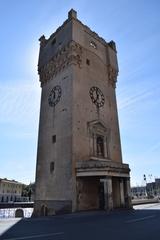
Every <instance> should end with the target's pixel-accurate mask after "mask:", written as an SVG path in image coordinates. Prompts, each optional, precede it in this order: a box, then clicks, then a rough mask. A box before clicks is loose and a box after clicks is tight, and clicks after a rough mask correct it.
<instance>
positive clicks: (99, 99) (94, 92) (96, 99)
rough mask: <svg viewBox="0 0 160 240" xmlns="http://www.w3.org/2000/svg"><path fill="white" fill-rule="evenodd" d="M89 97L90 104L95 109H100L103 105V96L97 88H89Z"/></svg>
mask: <svg viewBox="0 0 160 240" xmlns="http://www.w3.org/2000/svg"><path fill="white" fill-rule="evenodd" d="M89 94H90V97H91V99H92V102H93V103H94V104H95V105H96V106H97V107H102V106H103V105H104V95H103V93H102V91H101V90H100V89H99V88H98V87H91V88H90V90H89Z"/></svg>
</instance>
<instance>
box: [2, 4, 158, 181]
mask: <svg viewBox="0 0 160 240" xmlns="http://www.w3.org/2000/svg"><path fill="white" fill-rule="evenodd" d="M71 8H74V9H75V10H76V11H77V12H78V18H79V19H80V20H81V21H82V22H83V23H84V24H86V25H88V26H89V27H90V28H91V29H92V30H93V31H95V32H97V33H98V34H99V35H100V36H102V37H103V38H104V39H106V41H110V40H112V39H113V40H114V41H115V42H116V44H117V50H118V62H119V70H120V71H119V76H118V83H117V89H116V91H117V101H118V111H119V123H120V132H121V143H122V152H123V161H124V162H126V163H129V164H130V168H131V183H132V185H141V184H143V174H146V176H147V181H151V180H154V177H160V123H159V122H160V107H159V106H160V72H159V69H160V15H159V12H160V1H159V0H152V1H149V0H148V1H146V0H134V1H131V0H130V1H129V0H112V1H109V0H102V1H97V0H94V1H93V0H92V1H89V0H86V1H84V0H81V1H75V0H74V1H73V0H66V1H64V0H61V1H55V0H45V1H42V0H33V1H27V0H26V1H25V0H23V1H22V0H14V1H11V0H1V4H0V12H1V14H0V26H1V31H0V39H1V44H0V53H1V61H0V65H1V68H0V69H1V70H0V105H1V109H0V133H1V134H0V146H1V147H0V177H7V178H9V179H16V180H18V181H21V182H24V183H29V182H33V181H34V178H35V166H36V152H37V136H38V121H39V104H40V84H39V78H38V74H37V62H38V51H39V42H38V39H39V37H40V36H41V35H43V34H44V35H45V36H46V37H49V36H50V35H51V33H53V32H54V31H55V30H56V28H57V27H59V25H61V24H62V23H63V22H64V20H65V19H66V18H67V13H68V11H69V10H70V9H71ZM151 174H152V179H151V178H150V177H149V175H151Z"/></svg>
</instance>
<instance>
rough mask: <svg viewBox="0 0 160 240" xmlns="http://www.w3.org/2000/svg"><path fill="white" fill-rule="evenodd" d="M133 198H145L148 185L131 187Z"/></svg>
mask: <svg viewBox="0 0 160 240" xmlns="http://www.w3.org/2000/svg"><path fill="white" fill-rule="evenodd" d="M131 194H132V198H145V197H146V196H147V193H146V186H137V187H132V188H131Z"/></svg>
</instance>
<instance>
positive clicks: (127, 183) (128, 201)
mask: <svg viewBox="0 0 160 240" xmlns="http://www.w3.org/2000/svg"><path fill="white" fill-rule="evenodd" d="M124 183H125V192H124V196H125V207H126V208H132V202H131V187H130V178H125V180H124Z"/></svg>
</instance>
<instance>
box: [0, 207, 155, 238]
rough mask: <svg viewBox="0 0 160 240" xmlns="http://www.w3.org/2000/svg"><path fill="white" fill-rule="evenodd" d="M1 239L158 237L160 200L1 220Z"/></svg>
mask: <svg viewBox="0 0 160 240" xmlns="http://www.w3.org/2000/svg"><path fill="white" fill-rule="evenodd" d="M0 233H1V237H0V239H3V240H25V239H26V240H37V239H38V240H90V239H91V240H103V239H104V240H107V239H108V240H117V239H118V240H122V239H123V240H154V239H156V240H159V239H160V204H158V203H157V204H147V205H140V206H135V207H134V210H130V211H127V210H123V211H113V212H111V213H106V212H103V211H97V212H88V213H86V212H85V213H76V214H68V215H63V216H62V215H61V216H55V217H46V218H34V219H5V220H1V221H0Z"/></svg>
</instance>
